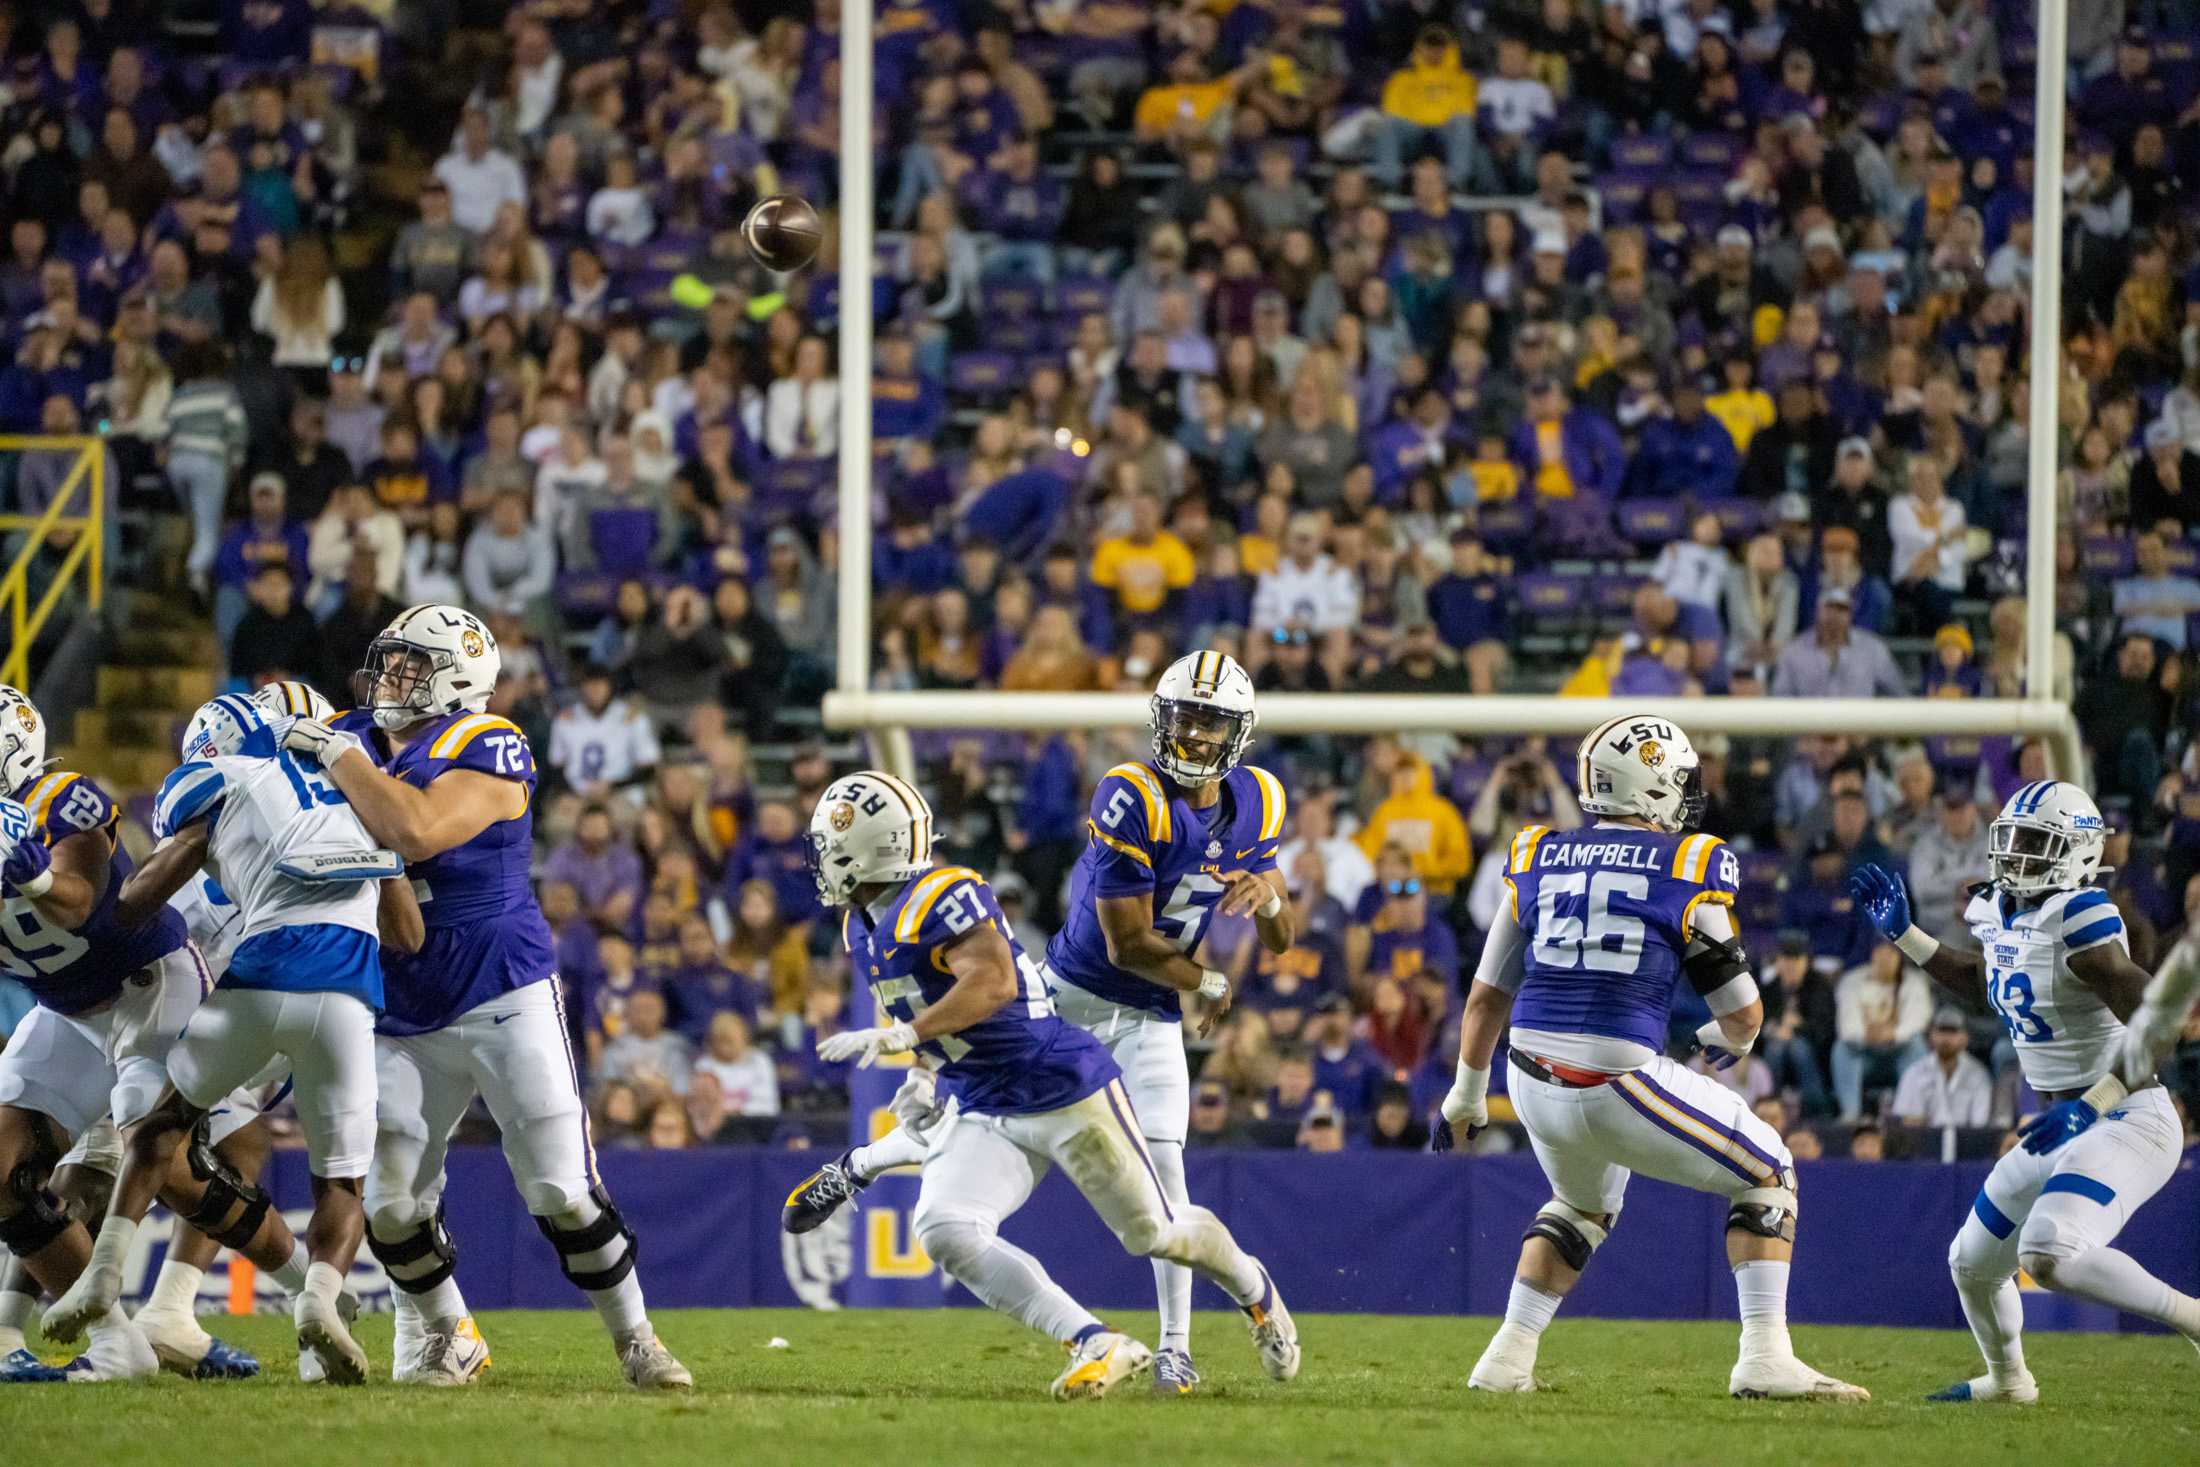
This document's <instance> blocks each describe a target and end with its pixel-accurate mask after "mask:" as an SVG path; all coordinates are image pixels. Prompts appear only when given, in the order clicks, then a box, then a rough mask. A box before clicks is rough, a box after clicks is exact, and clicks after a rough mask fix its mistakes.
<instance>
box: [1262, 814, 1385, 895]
mask: <svg viewBox="0 0 2200 1467" xmlns="http://www.w3.org/2000/svg"><path fill="white" fill-rule="evenodd" d="M1308 855H1311V856H1312V857H1314V859H1315V860H1317V861H1319V862H1320V863H1321V873H1322V890H1323V891H1324V892H1326V893H1327V894H1328V895H1329V896H1330V897H1332V898H1333V899H1335V901H1336V903H1337V905H1338V906H1340V907H1343V908H1344V909H1345V910H1346V911H1347V912H1349V911H1351V910H1353V908H1355V907H1357V906H1358V905H1359V903H1360V893H1361V892H1364V891H1366V890H1367V888H1368V884H1369V883H1370V882H1372V881H1373V880H1374V879H1375V863H1374V862H1372V861H1370V860H1368V858H1367V853H1366V852H1365V851H1362V850H1361V849H1360V847H1359V845H1358V844H1357V843H1356V842H1354V841H1353V840H1351V839H1350V838H1349V837H1347V836H1342V835H1339V834H1338V833H1337V792H1336V791H1335V790H1333V789H1323V790H1307V791H1302V792H1301V793H1300V794H1299V795H1298V797H1297V798H1296V799H1294V800H1293V801H1292V802H1291V838H1290V839H1289V840H1287V841H1285V842H1284V843H1283V844H1282V846H1280V847H1279V848H1278V849H1277V851H1276V866H1277V868H1278V869H1279V870H1281V871H1282V872H1283V873H1284V875H1285V876H1286V877H1287V878H1289V879H1290V881H1291V883H1292V885H1294V886H1296V885H1297V884H1298V876H1299V860H1300V858H1301V857H1302V856H1308Z"/></svg>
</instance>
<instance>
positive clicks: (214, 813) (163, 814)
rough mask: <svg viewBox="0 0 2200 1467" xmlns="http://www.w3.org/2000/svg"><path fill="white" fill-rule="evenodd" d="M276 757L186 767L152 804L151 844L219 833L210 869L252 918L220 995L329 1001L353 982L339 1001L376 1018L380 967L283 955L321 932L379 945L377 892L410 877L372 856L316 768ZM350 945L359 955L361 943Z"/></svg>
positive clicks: (376, 853) (225, 758)
mask: <svg viewBox="0 0 2200 1467" xmlns="http://www.w3.org/2000/svg"><path fill="white" fill-rule="evenodd" d="M269 747H270V749H271V752H269V753H266V754H217V755H213V756H211V757H209V758H204V759H193V760H190V761H189V762H187V763H184V764H181V765H178V766H177V767H176V769H175V771H174V772H173V773H171V774H170V775H169V776H168V778H167V779H166V780H165V781H164V782H163V783H162V784H161V787H160V794H159V796H158V798H157V799H156V800H155V801H154V805H153V834H154V835H155V836H157V837H160V838H162V839H166V838H167V837H169V836H172V835H174V834H176V833H177V832H178V831H180V830H182V829H184V828H185V827H187V826H189V825H192V824H195V823H197V822H199V821H207V822H210V823H211V838H210V840H209V842H208V846H207V856H208V859H209V860H210V861H211V862H212V863H213V867H214V871H215V874H216V878H217V880H218V881H219V882H220V883H221V886H222V889H223V890H224V891H225V892H227V893H228V894H230V895H232V896H233V897H234V899H235V900H236V902H237V905H238V907H239V908H240V909H241V910H242V911H243V913H244V922H243V925H242V927H241V928H240V929H239V931H238V933H237V940H236V943H235V945H234V946H233V947H232V949H231V952H230V961H229V963H227V964H226V965H225V967H226V972H225V974H224V977H223V979H222V982H223V983H224V984H227V985H229V986H232V987H238V988H264V989H274V990H278V991H283V992H324V991H332V990H331V988H330V984H331V981H332V979H334V978H336V977H337V976H339V974H340V973H341V974H348V975H350V976H351V977H352V979H353V981H352V983H351V984H350V985H348V986H345V987H343V988H340V989H336V990H333V991H340V992H347V993H350V994H351V995H352V996H353V997H355V998H357V999H358V1000H359V1001H360V1002H361V1003H364V1004H366V1005H367V1006H368V1007H370V1008H380V1007H381V1005H382V981H381V977H382V975H381V967H380V965H379V964H378V963H375V962H358V963H348V964H339V965H334V966H331V965H328V964H312V965H302V964H300V963H299V962H298V961H297V958H298V954H297V953H295V952H292V951H285V950H284V949H285V944H286V942H287V941H288V939H290V938H292V937H298V938H300V939H301V940H305V934H306V931H307V929H308V928H314V927H337V928H348V929H350V930H351V931H353V932H358V933H363V934H365V935H366V937H367V938H368V939H369V940H370V941H374V940H378V938H379V930H380V924H379V922H378V920H377V910H378V907H379V905H380V895H381V893H380V886H379V883H380V881H381V880H382V878H384V877H391V876H400V875H403V874H404V865H403V863H402V862H400V861H399V860H398V859H397V857H396V856H395V855H394V854H392V853H391V852H389V851H385V850H382V849H380V848H378V847H377V846H376V845H375V843H374V841H373V839H372V838H371V837H369V836H368V834H367V832H366V828H365V827H364V826H362V825H361V824H360V823H359V817H358V816H357V815H355V814H353V813H352V808H351V806H350V804H349V803H348V802H347V801H346V800H345V799H344V796H343V792H342V791H340V790H338V789H337V788H336V786H335V785H334V784H332V783H330V781H329V779H328V776H327V775H325V774H323V773H322V772H321V770H320V769H319V767H318V766H314V765H310V764H307V763H305V762H303V761H301V760H300V759H299V758H298V756H297V755H295V754H293V753H291V752H290V751H289V750H287V749H281V748H274V747H273V746H272V745H270V746H269ZM346 942H347V943H348V944H349V945H350V946H352V947H355V948H356V947H357V946H358V944H357V942H356V940H355V939H346ZM271 958H272V959H275V960H274V961H270V959H271ZM255 959H257V960H255ZM284 959H287V961H285V960H284ZM309 966H310V971H309V970H308V967H309Z"/></svg>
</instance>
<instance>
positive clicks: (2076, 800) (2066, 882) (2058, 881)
mask: <svg viewBox="0 0 2200 1467" xmlns="http://www.w3.org/2000/svg"><path fill="white" fill-rule="evenodd" d="M2107 846H2108V825H2107V822H2105V821H2103V820H2102V819H2101V810H2100V807H2099V806H2098V805H2096V804H2094V803H2093V797H2092V796H2091V795H2088V794H2087V793H2086V792H2085V791H2084V790H2082V789H2079V788H2078V787H2077V786H2076V785H2074V784H2066V783H2064V782H2063V781H2062V780H2059V779H2039V780H2034V781H2033V782H2032V783H2030V784H2028V785H2026V786H2025V787H2024V788H2022V789H2020V790H2018V791H2017V792H2016V793H2015V794H2013V795H2011V796H2010V797H2009V803H2008V804H2006V805H2003V806H2002V807H2001V813H2000V814H1999V815H1996V816H1995V817H1994V823H1993V824H1992V825H1990V826H1988V827H1987V830H1986V874H1987V877H1988V878H1989V879H1990V880H1991V881H1992V882H1993V883H1994V885H1996V886H1998V887H2000V888H2001V889H2002V890H2003V891H2006V892H2008V893H2010V894H2011V895H2012V896H2027V895H2031V894H2033V893H2036V892H2043V891H2077V890H2079V889H2080V888H2082V887H2087V886H2091V885H2092V884H2093V878H2094V877H2096V876H2098V875H2100V874H2101V853H2102V852H2103V851H2104V850H2105V849H2106V848H2107Z"/></svg>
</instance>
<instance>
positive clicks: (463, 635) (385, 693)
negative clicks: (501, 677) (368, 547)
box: [351, 605, 504, 728]
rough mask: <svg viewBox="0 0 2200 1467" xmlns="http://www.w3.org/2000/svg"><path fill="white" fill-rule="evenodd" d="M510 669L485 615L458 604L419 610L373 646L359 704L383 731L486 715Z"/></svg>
mask: <svg viewBox="0 0 2200 1467" xmlns="http://www.w3.org/2000/svg"><path fill="white" fill-rule="evenodd" d="M503 666H504V657H503V654H502V653H500V652H498V651H497V639H496V638H495V637H494V636H492V635H491V634H490V632H489V628H488V626H487V624H486V623H484V622H483V621H482V619H481V618H480V617H478V616H476V615H474V614H473V613H472V612H470V611H467V610H465V609H464V608H463V607H458V606H434V605H429V606H415V607H412V608H410V609H408V610H407V611H405V612H404V613H403V614H401V615H400V616H399V617H398V618H397V620H395V621H393V622H391V623H390V624H389V625H388V626H387V627H385V628H384V629H383V632H382V635H381V636H379V637H376V638H375V639H374V640H373V641H372V642H370V643H368V644H367V664H366V666H364V667H362V668H360V669H359V670H358V671H357V672H355V673H353V674H352V675H351V677H352V699H353V701H354V702H355V703H357V704H358V706H359V707H361V708H366V709H369V710H371V711H372V712H373V714H374V722H375V725H376V726H377V727H378V728H403V727H405V725H407V724H409V723H418V722H419V721H420V720H422V719H424V718H440V717H442V716H443V715H444V714H446V713H458V712H461V711H464V712H468V713H479V712H480V711H481V710H482V709H484V708H486V707H488V706H489V694H490V693H492V692H494V691H495V690H496V685H497V673H498V672H499V671H500V670H502V668H503Z"/></svg>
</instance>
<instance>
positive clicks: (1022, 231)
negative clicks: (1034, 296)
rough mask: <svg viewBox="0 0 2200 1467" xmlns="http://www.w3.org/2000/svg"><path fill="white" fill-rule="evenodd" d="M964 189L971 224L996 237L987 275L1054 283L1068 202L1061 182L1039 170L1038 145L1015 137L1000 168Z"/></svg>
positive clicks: (987, 172) (987, 255) (1002, 156)
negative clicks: (1056, 253) (1057, 238)
mask: <svg viewBox="0 0 2200 1467" xmlns="http://www.w3.org/2000/svg"><path fill="white" fill-rule="evenodd" d="M964 193H965V198H966V200H967V201H968V203H969V205H970V208H969V213H970V216H971V222H972V223H973V224H975V225H976V226H977V227H978V228H980V229H982V230H984V231H985V232H987V233H989V234H991V235H992V236H993V239H994V243H993V244H992V246H991V247H990V248H989V249H988V250H987V252H986V258H985V266H986V271H987V273H988V274H1006V275H1028V276H1030V277H1031V278H1032V279H1034V280H1037V281H1039V282H1041V283H1042V284H1045V285H1049V286H1051V285H1052V284H1053V283H1054V238H1055V236H1056V234H1058V233H1059V232H1060V230H1061V227H1062V209H1063V203H1064V200H1063V193H1062V185H1061V183H1060V182H1059V181H1058V180H1056V179H1054V178H1052V177H1051V176H1049V175H1048V174H1046V173H1043V172H1041V171H1040V168H1039V145H1038V143H1037V142H1036V141H1034V140H1033V139H1031V138H1028V137H1025V138H1014V139H1011V140H1010V141H1009V143H1008V144H1007V146H1006V147H1005V148H1004V149H1003V150H1002V152H1001V166H1000V167H999V168H998V169H988V170H986V171H985V172H983V173H979V174H977V175H975V176H973V178H972V179H971V180H970V182H969V183H968V184H966V185H965V190H964Z"/></svg>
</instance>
